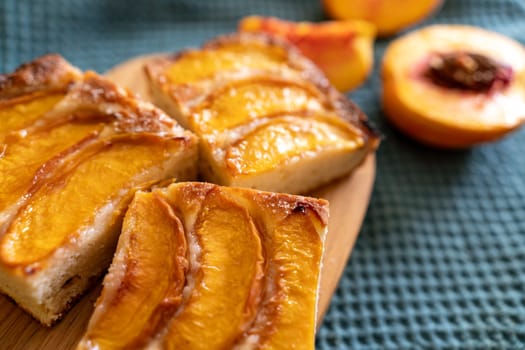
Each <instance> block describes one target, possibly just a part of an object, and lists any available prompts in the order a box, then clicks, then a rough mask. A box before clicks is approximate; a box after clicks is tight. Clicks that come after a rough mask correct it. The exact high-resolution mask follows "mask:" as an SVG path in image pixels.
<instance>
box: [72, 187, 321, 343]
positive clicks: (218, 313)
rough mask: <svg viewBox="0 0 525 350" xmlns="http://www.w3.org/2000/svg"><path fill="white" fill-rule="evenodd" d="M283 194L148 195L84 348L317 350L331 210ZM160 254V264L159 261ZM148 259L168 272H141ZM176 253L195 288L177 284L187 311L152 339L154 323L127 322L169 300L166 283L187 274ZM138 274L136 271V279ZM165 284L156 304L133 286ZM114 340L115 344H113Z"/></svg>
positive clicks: (129, 221)
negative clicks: (144, 258) (178, 246)
mask: <svg viewBox="0 0 525 350" xmlns="http://www.w3.org/2000/svg"><path fill="white" fill-rule="evenodd" d="M282 196H283V195H276V194H270V193H266V194H264V195H263V194H262V193H260V194H258V193H256V192H255V191H250V190H244V189H235V188H225V187H218V186H214V185H210V184H203V183H179V184H174V185H171V186H170V187H169V188H167V189H166V190H163V189H162V190H156V191H154V192H153V193H152V194H143V193H139V194H138V195H137V196H136V199H135V200H134V201H133V202H132V204H131V209H130V211H129V212H128V213H127V215H126V218H125V221H124V226H123V232H124V234H123V235H122V236H121V239H120V241H119V246H118V248H117V253H116V258H115V260H114V262H113V264H112V267H111V268H110V274H109V275H108V276H107V277H106V279H105V280H104V289H103V292H102V295H101V297H100V298H99V300H98V301H97V307H96V309H95V313H94V316H93V318H92V320H91V321H90V325H89V327H88V331H87V334H86V336H85V337H84V338H83V340H82V341H81V343H80V347H81V348H97V346H101V345H102V344H103V345H106V344H107V346H108V347H107V348H108V349H124V348H129V347H130V346H131V345H130V344H141V346H144V345H149V346H153V347H155V346H160V347H163V348H167V349H181V348H184V349H224V348H233V349H241V348H244V349H249V348H261V349H277V348H283V347H286V346H287V345H290V346H294V348H296V349H313V348H314V329H315V310H316V291H317V286H318V278H319V263H320V261H321V255H322V246H323V243H322V241H323V234H324V230H325V227H326V213H325V212H323V209H321V208H323V207H322V206H323V205H325V204H323V203H322V202H319V201H317V200H315V202H312V201H314V200H312V199H302V198H303V197H292V196H288V195H284V196H286V199H285V200H282V199H281V198H282ZM159 200H160V201H161V202H163V203H166V204H167V203H169V206H170V207H169V208H170V209H168V212H169V213H170V214H169V215H167V216H166V215H165V214H164V213H166V212H167V211H166V210H165V209H162V210H159V205H158V202H159ZM268 200H269V201H268ZM314 203H315V204H314ZM319 205H320V206H319ZM159 211H160V212H161V214H159V213H158V212H159ZM148 213H151V215H148V217H145V215H147V214H148ZM159 215H160V217H159ZM150 217H151V218H150ZM139 221H145V222H146V224H139ZM154 222H159V224H158V225H157V224H155V225H154V224H153V223H154ZM179 222H181V223H182V226H181V225H180V224H178V223H179ZM137 225H139V226H137ZM181 227H184V230H185V232H184V233H183V234H181V233H180V228H181ZM132 234H133V236H132ZM170 235H176V236H177V240H178V239H180V237H182V238H183V239H185V241H186V243H180V244H181V245H182V246H183V247H187V249H188V251H187V253H186V259H183V258H182V256H180V254H182V250H179V251H178V253H176V252H175V249H176V247H175V245H173V244H168V243H167V241H168V240H169V236H170ZM132 237H135V238H134V239H132ZM172 242H174V239H172ZM158 249H160V251H161V252H162V253H161V254H157V253H156V252H157V251H158ZM170 250H171V254H170V252H169V251H170ZM152 252H155V255H158V257H155V256H150V255H151V254H153V253H152ZM144 254H146V255H147V256H148V257H149V258H148V259H150V260H151V261H153V262H155V264H160V265H159V266H156V267H155V266H153V265H155V264H145V263H143V264H139V261H138V260H137V259H138V258H139V257H142V256H143V255H144ZM174 254H175V255H177V256H179V258H178V259H170V261H171V260H173V261H174V262H175V261H177V262H178V263H179V264H181V263H182V264H183V265H184V271H185V273H186V276H185V278H184V280H185V281H186V282H185V283H186V284H185V287H184V289H183V290H182V291H181V289H180V285H179V282H180V281H181V280H182V278H181V277H178V278H177V279H175V280H172V282H171V283H174V284H175V286H176V287H174V289H171V290H177V295H178V297H177V300H179V301H180V303H179V304H178V308H176V309H174V310H170V317H169V318H163V320H162V323H163V324H164V326H163V327H161V328H164V329H163V330H160V331H158V332H157V333H156V335H154V336H153V337H152V334H153V333H149V330H151V327H150V326H149V325H148V324H147V322H146V321H145V320H144V319H141V320H138V322H137V324H139V326H138V327H139V328H140V329H135V325H136V324H131V323H129V322H128V321H127V320H131V319H132V318H133V317H134V316H135V315H139V311H140V312H142V311H144V310H147V312H145V313H144V315H145V319H151V318H152V317H155V314H156V313H158V311H157V310H158V308H157V305H158V304H159V303H162V302H161V301H162V300H165V299H163V297H162V295H163V293H166V291H167V290H170V288H169V287H168V286H167V285H166V284H165V282H166V281H168V279H167V277H165V276H171V275H172V274H173V273H174V271H175V270H176V271H178V272H177V273H176V275H177V276H179V272H180V271H181V270H180V268H181V267H180V265H179V266H177V263H173V264H172V263H169V264H167V263H165V262H164V264H161V262H162V261H165V260H166V256H174ZM150 260H148V261H150ZM130 266H132V267H133V268H134V270H133V271H134V272H133V273H128V272H127V271H128V270H129V269H130ZM154 268H155V269H154ZM177 269H178V270H177ZM119 270H120V272H118V271H119ZM150 282H151V283H150ZM155 283H158V284H159V291H158V292H159V293H157V291H155V294H154V296H153V297H151V298H146V297H145V294H144V293H145V292H144V290H143V289H142V288H141V289H137V288H132V286H139V285H140V286H146V287H147V286H150V285H153V284H155ZM126 300H129V302H126V303H125V301H126ZM124 306H126V307H125V308H124ZM154 310H155V311H154ZM140 315H141V316H142V313H140ZM164 315H167V313H166V314H164ZM158 324H160V323H158ZM157 328H159V327H157ZM144 329H146V330H148V331H144ZM136 335H139V338H137V337H135V336H136ZM117 336H118V337H121V339H125V340H126V341H124V342H121V341H120V340H118V339H117ZM107 339H110V340H111V342H109V343H104V342H105V341H106V340H107ZM254 339H258V342H257V344H258V345H255V344H254V343H253V341H254ZM128 340H132V342H129V341H128Z"/></svg>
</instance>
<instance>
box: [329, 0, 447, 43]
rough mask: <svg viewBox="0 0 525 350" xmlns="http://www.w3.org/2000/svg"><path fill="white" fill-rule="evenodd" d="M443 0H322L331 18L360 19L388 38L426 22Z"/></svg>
mask: <svg viewBox="0 0 525 350" xmlns="http://www.w3.org/2000/svg"><path fill="white" fill-rule="evenodd" d="M442 2H443V0H323V6H324V8H325V11H326V12H327V13H328V15H329V16H331V17H332V18H334V19H339V20H348V19H362V20H367V21H370V22H372V23H374V24H375V25H376V26H377V30H378V34H379V35H380V36H387V35H392V34H395V33H397V32H398V31H400V30H402V29H404V28H406V27H409V26H411V25H413V24H416V23H417V22H420V21H422V20H424V19H425V17H427V16H429V15H431V14H432V13H433V12H435V11H436V10H437V9H438V8H439V6H440V5H441V3H442Z"/></svg>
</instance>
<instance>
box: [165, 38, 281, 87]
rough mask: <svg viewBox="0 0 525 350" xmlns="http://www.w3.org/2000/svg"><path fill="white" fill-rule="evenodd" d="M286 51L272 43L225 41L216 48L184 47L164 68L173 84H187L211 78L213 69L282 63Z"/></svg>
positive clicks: (274, 65)
mask: <svg viewBox="0 0 525 350" xmlns="http://www.w3.org/2000/svg"><path fill="white" fill-rule="evenodd" d="M286 60H287V56H286V52H285V51H284V50H282V49H279V48H276V47H265V46H262V45H258V44H257V43H253V44H251V45H241V44H229V45H225V46H222V47H220V48H216V49H213V48H212V49H210V50H200V51H187V52H184V53H183V54H181V55H180V57H178V58H177V60H176V61H175V62H174V63H173V64H172V65H171V66H169V67H168V68H167V70H166V73H165V74H166V76H167V77H168V79H169V81H170V82H171V83H173V84H188V83H193V82H196V81H199V80H203V79H209V78H212V77H213V76H214V75H215V74H216V73H217V72H225V71H239V70H246V69H248V68H250V69H268V68H273V67H276V66H279V65H280V64H283V63H286Z"/></svg>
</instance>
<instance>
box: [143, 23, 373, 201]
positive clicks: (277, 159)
mask: <svg viewBox="0 0 525 350" xmlns="http://www.w3.org/2000/svg"><path fill="white" fill-rule="evenodd" d="M146 72H147V76H148V78H149V81H150V85H151V89H152V92H153V99H154V102H155V103H157V104H158V105H159V106H160V107H161V108H163V109H164V110H166V111H168V113H169V114H170V115H171V116H172V117H173V118H175V119H176V120H178V121H179V122H180V123H181V124H182V125H185V126H186V127H188V128H189V129H190V130H192V131H193V132H195V133H196V134H197V135H198V136H199V137H200V139H201V147H200V150H201V159H202V162H201V172H202V174H203V176H204V178H205V179H206V180H207V181H211V182H215V183H218V184H221V185H228V186H241V187H251V188H257V189H260V190H267V191H274V192H286V193H306V192H307V191H309V190H312V189H314V188H316V187H318V186H320V185H322V184H325V183H327V182H329V181H331V180H334V179H336V178H338V177H341V176H344V175H346V174H348V173H350V172H351V171H352V169H354V168H355V167H356V166H357V165H359V164H360V163H361V162H362V161H363V159H364V158H365V156H366V155H367V154H368V153H369V152H372V151H373V150H375V148H376V147H377V145H378V137H377V135H376V134H375V132H374V131H373V130H372V129H371V128H370V127H369V125H368V123H367V119H366V116H365V115H364V114H363V113H362V112H361V111H360V110H359V109H358V108H357V107H356V106H355V105H354V104H353V103H351V102H350V101H349V100H347V99H346V98H345V97H344V96H343V95H341V94H340V93H339V92H338V91H337V90H336V89H335V88H333V87H332V86H331V85H330V83H329V82H328V81H327V79H326V78H325V77H324V75H323V74H322V73H321V71H320V70H319V69H318V68H317V67H316V66H315V65H314V64H313V63H312V62H310V61H309V60H308V59H306V58H305V57H304V56H302V55H301V54H300V53H299V51H298V50H297V49H295V48H294V47H292V46H290V45H289V44H287V43H286V42H284V41H282V40H280V39H278V38H274V37H270V36H267V35H264V34H254V33H238V34H233V35H229V36H223V37H219V38H217V39H215V40H213V41H211V42H209V43H207V44H205V45H204V46H203V48H202V49H200V50H187V51H184V52H182V53H180V54H177V55H174V56H167V57H162V58H157V59H153V60H151V61H150V62H148V63H147V65H146Z"/></svg>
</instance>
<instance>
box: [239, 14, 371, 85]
mask: <svg viewBox="0 0 525 350" xmlns="http://www.w3.org/2000/svg"><path fill="white" fill-rule="evenodd" d="M239 30H240V31H244V32H264V33H267V34H270V35H274V36H277V37H280V38H283V39H286V40H288V41H289V42H290V43H291V44H293V45H295V46H296V47H297V48H298V49H299V50H300V51H301V52H302V54H303V55H305V56H306V57H308V58H309V59H311V60H312V61H313V62H314V63H315V64H316V65H317V66H318V67H319V68H320V69H321V70H322V71H323V73H324V74H325V75H326V76H327V78H328V80H330V82H331V83H332V84H333V85H334V86H335V87H336V88H337V89H338V90H339V91H342V92H347V91H351V90H354V89H355V88H357V87H358V86H359V85H361V84H362V83H363V82H364V81H365V80H366V78H367V77H368V76H369V74H370V72H371V70H372V66H373V62H374V53H373V42H374V38H375V34H376V30H375V27H374V26H373V25H372V24H371V23H368V22H366V21H361V20H351V21H330V22H321V23H310V22H290V21H284V20H281V19H278V18H274V17H259V16H250V17H246V18H244V19H243V20H241V21H240V23H239Z"/></svg>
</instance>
